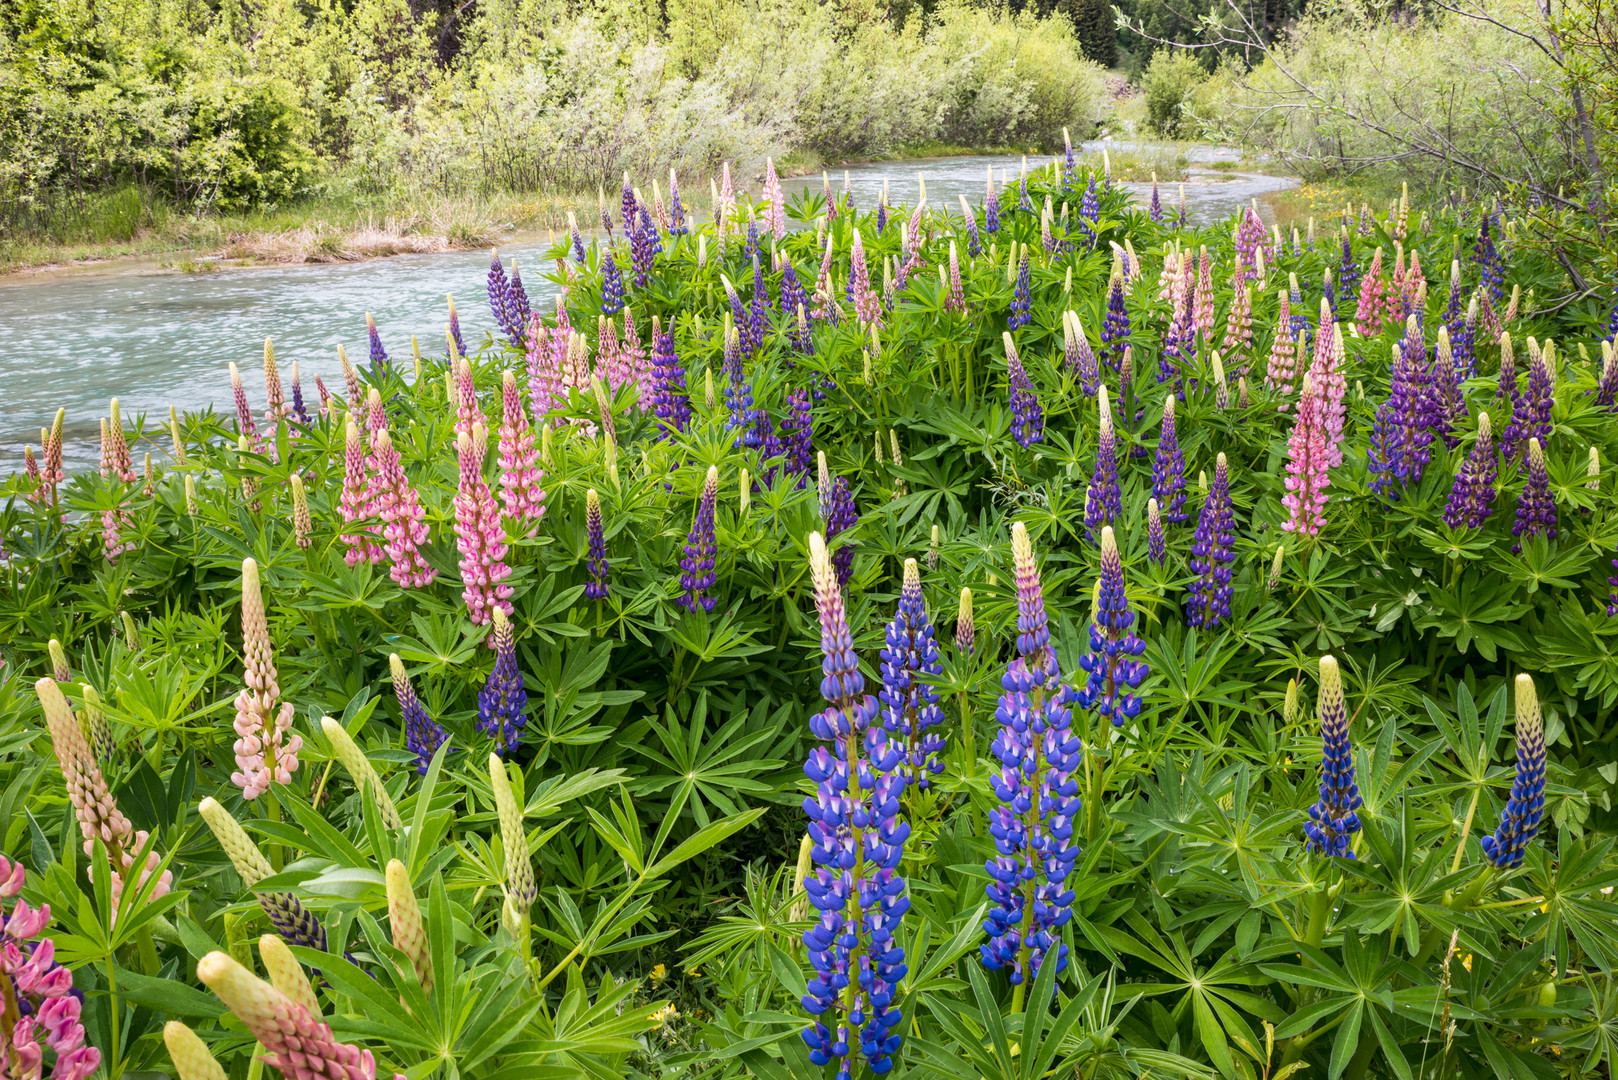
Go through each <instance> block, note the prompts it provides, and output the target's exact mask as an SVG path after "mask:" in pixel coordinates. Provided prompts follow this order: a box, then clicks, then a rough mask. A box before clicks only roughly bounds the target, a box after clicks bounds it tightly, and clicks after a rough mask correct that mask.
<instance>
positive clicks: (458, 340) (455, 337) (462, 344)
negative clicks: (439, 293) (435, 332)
mask: <svg viewBox="0 0 1618 1080" xmlns="http://www.w3.org/2000/svg"><path fill="white" fill-rule="evenodd" d="M444 298H445V299H446V300H448V301H449V338H450V340H451V341H453V342H455V355H456V356H465V355H466V340H465V339H464V338H462V337H461V317H460V315H459V314H457V313H456V311H455V297H454V296H451V295H450V294H448V293H445V294H444Z"/></svg>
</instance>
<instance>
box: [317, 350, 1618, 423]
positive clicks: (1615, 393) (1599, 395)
mask: <svg viewBox="0 0 1618 1080" xmlns="http://www.w3.org/2000/svg"><path fill="white" fill-rule="evenodd" d="M293 366H294V367H296V366H297V365H293ZM1590 393H1591V394H1593V395H1594V396H1595V403H1596V404H1597V405H1599V406H1601V407H1602V408H1604V409H1612V408H1614V407H1615V406H1618V349H1613V348H1609V349H1607V350H1605V355H1603V356H1602V358H1601V375H1600V377H1599V378H1597V380H1596V388H1595V389H1594V390H1592V391H1590Z"/></svg>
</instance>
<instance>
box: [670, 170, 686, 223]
mask: <svg viewBox="0 0 1618 1080" xmlns="http://www.w3.org/2000/svg"><path fill="white" fill-rule="evenodd" d="M690 232H691V228H690V226H688V225H687V224H686V223H685V207H683V206H681V205H680V181H679V180H678V179H677V178H676V177H675V175H674V170H673V169H670V170H669V235H670V236H687V235H689V234H690Z"/></svg>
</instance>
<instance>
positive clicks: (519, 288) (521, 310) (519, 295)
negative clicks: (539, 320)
mask: <svg viewBox="0 0 1618 1080" xmlns="http://www.w3.org/2000/svg"><path fill="white" fill-rule="evenodd" d="M506 310H507V311H509V312H510V313H511V317H512V318H513V319H515V320H516V322H517V331H518V334H519V338H518V340H517V344H518V345H519V346H520V345H521V344H522V342H521V338H520V335H521V332H522V328H523V327H525V326H527V325H528V319H529V317H530V316H531V315H533V313H534V312H533V309H532V308H530V307H529V306H528V290H527V289H525V288H523V285H522V273H521V272H520V271H519V270H518V269H517V260H516V259H512V260H511V280H510V281H508V282H507V283H506Z"/></svg>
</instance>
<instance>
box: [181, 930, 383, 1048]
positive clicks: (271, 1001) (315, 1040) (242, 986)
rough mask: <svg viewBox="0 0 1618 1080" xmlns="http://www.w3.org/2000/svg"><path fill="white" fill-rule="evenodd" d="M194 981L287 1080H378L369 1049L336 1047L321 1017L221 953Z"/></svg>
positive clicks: (200, 967) (207, 960) (203, 964)
mask: <svg viewBox="0 0 1618 1080" xmlns="http://www.w3.org/2000/svg"><path fill="white" fill-rule="evenodd" d="M197 978H199V979H201V980H202V982H203V983H204V984H206V985H207V987H208V988H209V989H210V990H212V991H213V992H214V993H215V994H217V995H219V1000H221V1001H223V1002H224V1003H225V1004H226V1005H227V1006H228V1007H229V1008H230V1011H231V1012H233V1013H235V1014H236V1017H237V1019H239V1020H240V1021H241V1022H242V1023H243V1024H245V1025H246V1026H247V1030H249V1031H251V1032H252V1033H253V1037H254V1038H256V1039H257V1040H258V1041H259V1045H261V1046H263V1047H264V1049H265V1050H266V1051H268V1053H267V1055H266V1056H265V1058H264V1060H265V1061H266V1062H268V1063H269V1064H270V1065H273V1066H274V1067H275V1068H277V1069H279V1070H281V1072H282V1073H283V1074H284V1075H285V1076H286V1078H287V1080H376V1059H375V1058H374V1057H372V1055H371V1052H370V1051H369V1050H361V1049H360V1048H359V1047H357V1046H350V1045H349V1044H347V1043H340V1042H338V1041H337V1037H336V1036H335V1035H333V1034H332V1031H331V1027H330V1026H329V1025H327V1024H326V1023H325V1022H323V1021H322V1020H321V1018H320V1017H318V1016H316V1015H314V1014H313V1013H311V1012H310V1011H309V1010H308V1009H307V1008H306V1007H305V1006H303V1005H300V1004H298V1003H297V1002H295V1001H293V1000H292V999H291V998H289V997H287V995H285V994H283V993H282V992H281V991H279V990H277V989H276V988H275V987H273V986H271V985H270V984H269V983H267V982H265V981H263V980H262V979H260V978H259V977H258V976H257V975H254V974H253V973H252V972H250V971H248V970H247V969H246V968H244V967H242V966H241V965H240V964H238V963H237V962H236V961H235V960H232V959H231V958H230V957H229V956H227V955H225V954H224V953H222V952H211V953H209V954H208V955H207V956H204V957H203V958H202V959H201V960H199V961H198V962H197ZM395 1080H398V1076H397V1074H396V1078H395Z"/></svg>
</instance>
